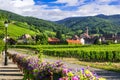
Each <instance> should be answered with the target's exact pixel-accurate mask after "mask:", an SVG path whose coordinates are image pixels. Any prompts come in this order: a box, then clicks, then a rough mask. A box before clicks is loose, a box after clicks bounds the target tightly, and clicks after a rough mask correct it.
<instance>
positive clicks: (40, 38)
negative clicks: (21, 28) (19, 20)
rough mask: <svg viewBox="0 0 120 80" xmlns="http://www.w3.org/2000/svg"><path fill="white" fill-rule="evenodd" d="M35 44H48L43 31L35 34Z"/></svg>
mask: <svg viewBox="0 0 120 80" xmlns="http://www.w3.org/2000/svg"><path fill="white" fill-rule="evenodd" d="M36 43H37V44H48V36H47V35H46V34H45V33H39V34H37V35H36Z"/></svg>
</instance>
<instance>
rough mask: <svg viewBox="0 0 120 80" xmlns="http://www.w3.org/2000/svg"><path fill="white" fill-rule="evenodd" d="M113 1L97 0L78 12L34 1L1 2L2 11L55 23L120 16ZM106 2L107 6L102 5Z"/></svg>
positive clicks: (70, 0)
mask: <svg viewBox="0 0 120 80" xmlns="http://www.w3.org/2000/svg"><path fill="white" fill-rule="evenodd" d="M97 1H98V2H97ZM111 1H115V0H96V1H95V2H91V3H89V4H84V5H82V6H79V7H78V10H76V11H63V10H61V9H60V8H59V6H54V7H52V8H53V9H46V8H49V6H47V5H34V4H35V3H34V1H33V0H0V3H1V4H0V9H3V10H7V11H11V12H14V13H17V14H20V15H24V16H34V17H37V18H40V19H45V20H52V21H55V20H60V19H63V18H66V17H76V16H93V15H97V14H107V15H111V14H120V5H108V3H110V2H111ZM104 2H105V4H101V3H104ZM57 3H66V4H67V5H66V6H75V5H79V4H83V3H84V0H58V1H57ZM99 3H100V4H99Z"/></svg>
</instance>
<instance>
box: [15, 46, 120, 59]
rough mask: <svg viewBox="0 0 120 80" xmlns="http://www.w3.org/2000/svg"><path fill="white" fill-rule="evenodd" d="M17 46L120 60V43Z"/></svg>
mask: <svg viewBox="0 0 120 80" xmlns="http://www.w3.org/2000/svg"><path fill="white" fill-rule="evenodd" d="M15 47H16V48H28V49H34V50H38V51H40V50H42V51H41V52H43V53H44V54H45V55H50V56H56V57H73V58H77V59H79V60H85V61H120V44H112V45H84V46H82V45H26V46H25V45H18V46H15Z"/></svg>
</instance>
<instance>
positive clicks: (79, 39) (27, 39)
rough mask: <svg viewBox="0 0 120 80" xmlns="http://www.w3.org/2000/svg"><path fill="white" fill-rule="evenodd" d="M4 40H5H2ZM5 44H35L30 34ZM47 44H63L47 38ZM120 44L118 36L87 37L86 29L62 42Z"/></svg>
mask: <svg viewBox="0 0 120 80" xmlns="http://www.w3.org/2000/svg"><path fill="white" fill-rule="evenodd" d="M3 40H5V38H4V39H3ZM7 42H8V44H10V45H13V44H35V42H36V36H31V35H30V34H23V35H22V36H20V37H18V39H17V40H14V39H13V38H10V37H9V36H8V37H7ZM47 42H48V44H63V41H61V40H60V39H59V38H55V37H54V38H53V37H48V40H47ZM119 42H120V34H103V35H100V36H94V35H89V30H88V27H86V30H85V31H84V33H83V34H80V35H74V36H72V38H68V39H66V40H65V41H64V43H66V44H81V45H85V44H109V43H119Z"/></svg>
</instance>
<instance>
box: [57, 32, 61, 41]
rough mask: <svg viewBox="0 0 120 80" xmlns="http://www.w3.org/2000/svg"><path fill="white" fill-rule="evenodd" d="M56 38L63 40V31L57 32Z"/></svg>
mask: <svg viewBox="0 0 120 80" xmlns="http://www.w3.org/2000/svg"><path fill="white" fill-rule="evenodd" d="M56 38H58V39H60V40H61V39H62V34H61V31H57V32H56Z"/></svg>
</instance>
